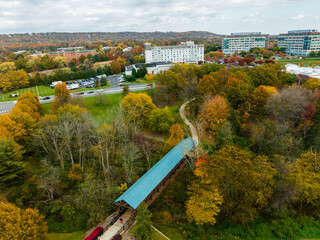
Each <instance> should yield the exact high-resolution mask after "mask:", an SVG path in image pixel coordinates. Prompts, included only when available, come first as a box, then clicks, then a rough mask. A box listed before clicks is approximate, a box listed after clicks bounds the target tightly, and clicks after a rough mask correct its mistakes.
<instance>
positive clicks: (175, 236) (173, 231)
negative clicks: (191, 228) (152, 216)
mask: <svg viewBox="0 0 320 240" xmlns="http://www.w3.org/2000/svg"><path fill="white" fill-rule="evenodd" d="M153 226H154V227H156V228H157V229H158V230H159V231H160V232H162V233H163V234H164V235H166V236H167V237H168V238H170V239H171V240H187V238H185V237H184V236H183V235H182V234H181V233H180V232H179V231H178V229H177V228H176V227H174V226H172V227H171V226H170V227H169V226H164V225H160V224H157V223H154V224H153Z"/></svg>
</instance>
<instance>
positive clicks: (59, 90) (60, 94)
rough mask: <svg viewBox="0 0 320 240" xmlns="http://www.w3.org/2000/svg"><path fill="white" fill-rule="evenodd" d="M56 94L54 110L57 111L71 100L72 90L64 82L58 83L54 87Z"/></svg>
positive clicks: (53, 104)
mask: <svg viewBox="0 0 320 240" xmlns="http://www.w3.org/2000/svg"><path fill="white" fill-rule="evenodd" d="M54 96H55V97H54V101H53V103H52V108H53V110H54V111H57V110H58V108H59V107H61V106H63V105H64V104H66V103H68V102H69V100H70V90H69V89H68V88H67V84H66V83H64V82H62V83H58V84H57V85H56V86H55V87H54Z"/></svg>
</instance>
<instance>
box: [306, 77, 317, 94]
mask: <svg viewBox="0 0 320 240" xmlns="http://www.w3.org/2000/svg"><path fill="white" fill-rule="evenodd" d="M302 85H303V86H304V87H305V88H308V89H310V90H313V91H316V90H319V89H320V80H319V79H316V78H311V79H309V80H308V81H306V82H305V83H303V84H302Z"/></svg>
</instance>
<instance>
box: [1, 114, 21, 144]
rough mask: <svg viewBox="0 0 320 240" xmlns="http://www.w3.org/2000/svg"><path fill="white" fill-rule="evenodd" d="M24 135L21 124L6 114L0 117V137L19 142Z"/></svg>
mask: <svg viewBox="0 0 320 240" xmlns="http://www.w3.org/2000/svg"><path fill="white" fill-rule="evenodd" d="M26 134H27V133H26V130H25V129H24V126H23V124H21V123H17V122H16V121H14V120H12V119H11V118H10V117H9V115H8V114H6V113H4V114H1V115H0V137H4V138H13V139H14V140H15V141H17V142H19V141H20V140H22V139H23V138H24V137H25V136H26Z"/></svg>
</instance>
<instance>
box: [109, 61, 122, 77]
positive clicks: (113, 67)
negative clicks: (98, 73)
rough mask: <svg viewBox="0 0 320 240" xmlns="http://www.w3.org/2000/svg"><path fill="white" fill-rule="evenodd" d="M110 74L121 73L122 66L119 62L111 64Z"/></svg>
mask: <svg viewBox="0 0 320 240" xmlns="http://www.w3.org/2000/svg"><path fill="white" fill-rule="evenodd" d="M110 72H111V74H118V73H121V64H120V62H118V61H113V62H111V64H110Z"/></svg>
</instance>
